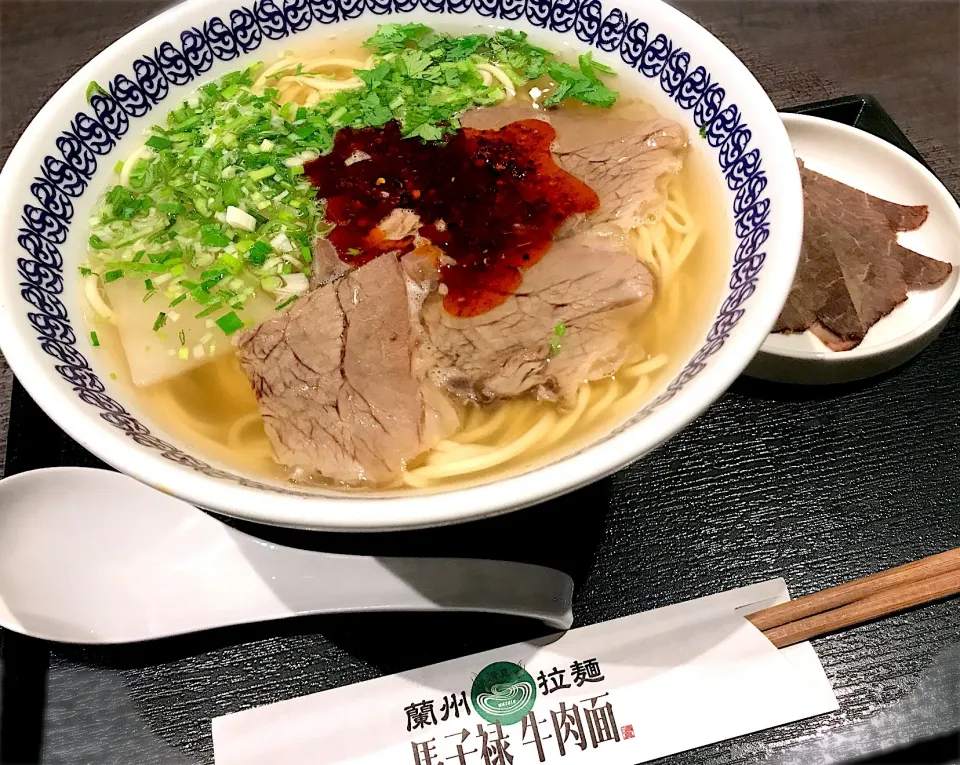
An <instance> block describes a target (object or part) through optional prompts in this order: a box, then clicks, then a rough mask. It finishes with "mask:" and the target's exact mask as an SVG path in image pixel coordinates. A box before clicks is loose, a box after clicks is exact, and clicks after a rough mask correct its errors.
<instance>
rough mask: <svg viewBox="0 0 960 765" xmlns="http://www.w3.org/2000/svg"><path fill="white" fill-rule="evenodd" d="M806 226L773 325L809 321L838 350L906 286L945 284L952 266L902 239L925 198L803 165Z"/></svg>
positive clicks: (793, 327)
mask: <svg viewBox="0 0 960 765" xmlns="http://www.w3.org/2000/svg"><path fill="white" fill-rule="evenodd" d="M799 164H800V176H801V179H802V181H803V201H804V231H803V245H802V249H801V252H800V261H799V264H798V266H797V274H796V276H795V278H794V283H793V287H792V289H791V291H790V295H789V297H788V298H787V302H786V304H785V305H784V308H783V311H782V312H781V314H780V317H779V319H778V320H777V323H776V325H775V326H774V329H773V331H774V332H803V331H804V330H807V329H809V330H810V331H812V332H813V333H814V334H815V335H816V336H817V337H818V338H819V339H820V340H821V341H823V343H824V344H825V345H826V346H827V347H828V348H830V349H831V350H834V351H843V350H849V349H851V348H855V347H856V346H857V345H859V344H860V343H861V342H862V341H863V338H864V336H865V335H866V333H867V331H868V330H869V329H870V327H872V326H873V325H874V324H875V323H876V322H877V321H879V320H880V319H882V318H883V317H884V316H886V315H887V314H889V313H890V312H891V311H892V310H893V309H894V308H896V307H897V306H898V305H900V304H901V303H903V302H904V301H905V300H906V299H907V291H908V290H910V289H920V288H923V287H932V286H935V285H938V284H941V283H942V282H943V281H944V280H945V279H946V278H947V277H948V276H949V275H950V272H951V270H952V266H951V265H950V264H949V263H945V262H942V261H939V260H934V259H933V258H928V257H925V256H923V255H920V254H918V253H916V252H913V251H912V250H908V249H906V248H905V247H902V246H900V245H899V244H898V243H897V238H896V234H897V232H898V231H912V230H914V229H916V228H919V227H920V226H921V225H922V224H923V222H924V221H925V220H926V218H927V208H926V206H905V205H898V204H895V203H893V202H888V201H886V200H883V199H878V198H877V197H874V196H871V195H869V194H866V193H865V192H863V191H860V190H858V189H855V188H852V187H851V186H847V185H845V184H843V183H840V182H839V181H836V180H834V179H832V178H828V177H826V176H824V175H821V174H819V173H816V172H814V171H812V170H810V169H809V168H806V167H804V165H803V162H800V163H799Z"/></svg>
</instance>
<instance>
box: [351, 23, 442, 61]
mask: <svg viewBox="0 0 960 765" xmlns="http://www.w3.org/2000/svg"><path fill="white" fill-rule="evenodd" d="M430 31H431V29H430V27H428V26H426V25H425V24H383V25H382V26H381V27H380V28H379V29H377V33H376V34H375V35H374V36H373V37H371V38H370V39H369V40H366V41H364V43H363V45H364V47H365V48H372V49H373V50H375V51H377V52H378V53H380V54H384V53H393V52H395V51H398V50H402V49H403V48H406V47H407V44H408V43H411V42H415V41H416V40H417V39H418V38H420V37H423V36H424V35H426V34H427V33H429V32H430Z"/></svg>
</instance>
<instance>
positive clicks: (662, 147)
mask: <svg viewBox="0 0 960 765" xmlns="http://www.w3.org/2000/svg"><path fill="white" fill-rule="evenodd" d="M619 113H620V114H621V115H622V116H618V117H607V116H605V117H603V118H602V119H597V116H596V114H595V113H594V112H592V111H580V110H577V109H573V108H571V109H559V110H555V111H542V110H540V111H533V110H532V109H530V108H528V107H525V106H513V107H497V108H491V109H477V110H474V111H471V112H468V113H467V114H465V115H464V117H463V119H462V124H463V126H464V127H475V128H480V129H490V128H499V127H502V126H503V125H505V124H509V123H510V122H512V121H514V120H518V119H530V118H531V117H534V118H536V119H541V120H543V121H545V122H549V123H550V124H551V125H552V126H553V128H554V130H556V133H557V139H556V143H555V145H554V147H553V154H554V158H555V160H556V162H557V164H558V165H559V166H560V167H561V168H563V169H564V170H566V171H567V172H568V173H570V174H571V175H572V176H574V177H576V178H579V179H580V180H581V181H583V182H584V183H586V184H587V185H588V186H589V187H590V188H592V189H593V190H594V191H595V192H596V193H597V195H598V196H599V197H600V206H599V208H598V209H597V210H595V211H594V212H592V213H591V214H589V215H587V216H583V215H580V216H575V217H574V218H573V219H571V220H570V221H568V222H567V224H566V225H565V226H564V227H563V229H562V230H561V232H560V236H563V235H564V234H568V233H571V232H575V231H578V230H583V228H584V224H586V226H588V227H593V226H598V225H602V224H606V223H614V224H617V225H618V226H619V227H620V228H622V229H624V230H629V229H631V228H633V227H634V226H637V225H639V224H641V223H643V222H644V221H645V220H646V219H647V218H648V216H650V215H652V214H655V213H656V212H658V211H659V210H660V209H661V208H662V206H663V204H664V202H665V201H666V187H667V183H668V182H669V180H670V178H672V177H673V176H674V175H676V174H677V173H678V172H679V171H680V169H681V168H682V167H683V151H684V149H685V148H686V145H687V134H686V131H685V130H684V128H683V126H682V125H680V124H678V123H676V122H673V121H672V120H669V119H665V118H663V117H660V116H659V115H657V113H656V112H655V111H654V110H653V109H651V108H650V107H649V106H646V105H642V104H636V105H632V106H629V107H623V108H622V109H620V111H619Z"/></svg>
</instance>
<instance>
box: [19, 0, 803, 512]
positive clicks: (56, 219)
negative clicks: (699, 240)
mask: <svg viewBox="0 0 960 765" xmlns="http://www.w3.org/2000/svg"><path fill="white" fill-rule="evenodd" d="M617 4H618V5H619V7H616V5H617ZM383 14H390V15H389V16H384V15H383ZM414 20H415V21H422V22H425V23H427V24H430V25H432V26H434V27H435V28H437V29H441V30H449V31H463V30H464V29H465V28H468V27H470V26H474V25H478V24H480V25H485V26H487V27H500V28H503V27H512V28H515V29H522V30H526V31H528V32H529V33H530V34H531V36H532V37H534V39H535V40H543V41H544V42H546V43H548V44H550V45H552V46H555V47H557V48H558V49H559V48H562V47H568V48H574V49H580V50H585V49H591V48H592V49H594V52H595V54H596V55H597V56H598V58H599V59H600V60H601V61H604V62H606V63H609V64H611V65H613V66H615V67H616V69H617V70H618V73H619V75H620V77H621V78H633V79H634V80H636V81H638V82H639V83H640V86H641V88H642V90H643V92H644V93H645V95H646V96H647V98H648V99H649V100H651V101H652V102H653V103H654V105H656V106H657V107H658V108H660V109H661V110H663V111H664V112H666V113H667V114H669V115H670V116H672V117H674V118H675V119H678V120H680V121H681V122H682V123H683V124H684V125H685V126H686V127H687V129H688V130H689V133H690V136H691V140H693V141H699V140H700V139H699V138H698V134H699V133H701V130H702V131H703V133H702V135H703V137H704V140H703V141H702V142H701V149H700V150H701V151H703V152H705V154H706V155H707V157H708V161H709V165H710V170H711V172H712V174H713V175H714V176H715V177H716V183H717V188H718V189H720V190H721V195H722V199H721V200H720V202H721V204H722V206H723V210H724V213H725V216H726V218H727V226H728V229H729V232H730V233H729V246H728V247H727V248H726V251H725V252H722V253H718V257H723V258H726V260H727V266H726V285H727V286H725V287H724V289H723V290H722V294H721V295H720V296H719V298H718V300H717V303H716V305H715V310H714V312H713V314H712V315H713V317H714V318H713V320H712V322H710V326H708V327H705V328H704V332H703V335H702V341H701V343H700V344H699V347H698V348H697V350H696V351H695V352H694V353H692V354H690V357H689V358H688V359H687V360H686V363H685V364H684V366H683V368H682V370H681V371H680V372H679V373H678V374H677V375H676V377H675V378H674V379H673V380H672V381H670V382H669V383H668V384H666V385H665V386H663V388H662V390H660V391H659V392H658V395H656V396H655V397H654V398H653V400H652V401H650V402H649V403H648V404H647V405H646V406H644V408H643V409H642V410H641V411H639V412H637V413H636V414H635V415H634V416H633V417H632V418H631V419H630V420H629V421H628V422H626V423H624V424H623V425H621V426H619V427H617V428H616V429H615V430H614V431H613V432H612V433H609V434H607V435H606V436H604V437H602V438H600V439H597V440H596V441H595V442H594V443H592V444H590V445H589V446H587V447H586V448H582V449H581V450H580V451H578V452H577V453H575V454H569V455H566V456H564V457H563V458H562V459H559V460H557V461H555V462H553V463H552V464H548V465H546V466H543V467H540V468H538V469H535V470H532V471H530V472H527V473H525V474H522V475H518V476H516V477H512V478H508V479H503V480H498V481H493V482H491V483H487V484H485V485H480V486H474V487H470V488H464V489H458V490H450V491H442V492H438V493H432V494H424V495H418V494H416V493H411V494H405V495H393V496H390V497H370V496H358V495H346V494H334V493H327V494H317V493H308V492H304V491H299V490H297V489H296V488H294V487H290V486H282V485H271V484H268V483H265V482H262V481H260V480H256V479H254V478H253V477H249V476H247V477H245V476H240V475H237V474H235V473H234V472H232V471H231V470H230V469H228V468H227V467H225V466H222V465H217V464H213V463H211V462H210V461H209V460H208V458H207V457H206V456H205V455H204V454H198V453H191V452H190V450H189V449H188V448H186V447H185V446H184V445H183V444H178V442H177V441H176V440H175V439H173V438H172V437H171V436H170V435H168V434H167V433H165V432H164V430H163V425H162V423H158V422H154V421H152V420H151V419H150V418H149V417H148V416H147V415H146V413H144V412H143V411H142V410H141V408H140V406H139V405H138V403H137V401H136V399H135V397H134V396H132V395H131V394H130V392H129V391H127V390H125V389H124V388H123V387H122V386H120V385H118V384H117V383H114V382H112V381H111V380H110V379H109V377H108V375H107V374H106V373H107V372H108V370H106V369H105V368H103V367H105V366H106V365H105V364H104V365H102V364H101V363H100V362H99V360H98V357H97V355H96V354H94V353H91V351H92V348H91V347H90V341H89V339H88V333H87V332H86V330H85V328H84V326H83V321H82V318H81V313H80V290H79V286H78V283H77V282H78V272H77V266H78V265H79V264H80V263H81V262H82V260H83V258H84V244H85V240H86V237H87V232H86V221H87V219H88V217H89V213H90V211H91V210H92V209H93V206H94V203H95V197H96V196H97V195H98V194H99V193H101V192H102V190H103V189H104V188H105V186H106V184H107V183H108V175H109V173H110V170H111V168H112V167H113V165H114V164H115V163H116V161H117V159H118V158H119V157H122V156H126V154H127V153H129V151H130V150H131V149H132V148H133V147H134V146H135V145H136V144H137V141H138V140H139V136H141V135H142V133H143V130H144V129H145V128H146V127H148V126H149V125H150V124H152V123H153V122H157V121H159V120H160V119H161V118H162V116H163V115H165V114H166V112H167V111H169V110H170V109H171V108H173V107H174V106H175V104H176V103H178V102H179V101H180V100H182V99H183V98H185V97H186V96H187V95H188V94H189V93H190V92H191V91H192V90H194V89H195V88H196V87H197V86H198V85H200V84H202V83H203V82H206V81H208V80H210V79H213V78H215V77H217V76H219V75H221V74H223V73H224V72H227V71H230V70H232V69H236V68H238V67H239V66H240V63H239V62H241V61H243V60H244V59H249V60H255V59H261V60H272V59H274V58H275V57H276V56H277V55H278V54H279V53H280V52H281V51H282V50H284V49H287V48H296V47H301V46H306V45H308V44H309V43H310V40H311V39H314V40H316V39H318V38H319V37H320V36H327V37H328V36H329V35H330V34H331V32H332V31H335V32H337V33H338V34H339V33H341V32H343V33H344V34H346V32H347V31H349V30H348V29H347V28H348V27H349V28H352V29H356V30H357V32H358V33H362V32H364V31H366V30H372V29H373V28H374V27H375V25H376V24H377V23H383V22H385V21H414ZM51 55H56V51H51ZM92 80H96V81H97V82H99V83H101V84H102V85H104V86H105V87H106V88H107V89H108V90H109V91H110V94H109V95H107V96H100V95H96V96H94V97H93V99H92V102H91V103H90V104H88V103H87V100H86V97H85V94H86V90H87V86H88V84H89V83H90V82H91V81H92ZM801 199H802V197H801V190H800V179H799V173H798V171H797V167H796V164H795V162H794V158H793V151H792V149H791V147H790V143H789V140H788V138H787V134H786V131H785V130H784V128H783V125H782V124H781V122H780V119H779V117H778V115H777V112H776V110H775V109H774V107H773V105H772V104H771V103H770V101H769V99H768V98H767V96H766V94H765V93H764V92H763V90H762V89H761V87H760V85H759V84H758V83H757V81H756V80H755V79H754V78H753V77H752V76H751V75H750V73H749V72H748V71H747V70H746V68H744V66H743V65H742V64H741V63H740V62H739V61H738V60H737V59H736V58H735V57H734V56H733V54H732V53H730V51H728V50H727V49H726V48H725V47H724V46H723V45H722V44H721V43H720V42H718V41H717V40H716V39H715V38H714V37H713V36H711V35H710V34H709V33H708V32H706V31H705V30H704V29H703V28H701V27H700V26H698V25H697V24H696V23H694V22H693V21H691V20H690V19H688V18H687V17H686V16H684V15H682V14H681V13H679V12H678V11H676V10H675V9H673V8H671V7H670V6H668V5H666V4H663V3H661V2H658V1H654V0H603V2H601V0H581V1H580V2H578V1H577V0H553V2H551V0H421V3H420V4H418V2H417V0H259V1H258V2H251V3H249V4H246V5H242V4H241V0H191V1H190V2H186V3H184V4H182V5H179V6H176V7H174V8H172V9H170V10H169V11H167V12H165V13H163V14H162V15H160V16H158V17H156V18H155V19H153V20H151V21H149V22H147V23H146V24H144V25H142V26H141V27H139V28H138V29H136V30H134V31H133V32H131V33H130V34H128V35H127V36H126V37H124V38H123V39H121V40H119V41H118V42H117V43H115V44H114V45H112V46H110V47H109V48H108V49H107V50H105V51H104V52H103V53H101V54H100V55H99V56H97V57H96V58H95V59H94V60H93V61H91V62H90V63H89V64H88V65H87V66H85V67H84V68H83V69H81V70H80V72H78V73H77V75H76V76H74V77H73V78H72V79H71V80H70V81H69V82H68V83H67V84H66V85H64V86H63V88H61V89H60V91H59V92H58V93H57V94H56V95H55V96H54V97H53V98H52V99H50V102H49V103H48V104H47V105H46V106H45V107H44V108H43V109H42V110H41V112H40V114H39V115H38V116H37V118H36V119H35V120H34V121H33V123H32V124H31V125H30V127H29V128H28V129H27V131H26V133H24V135H23V137H22V138H21V139H20V142H19V143H18V144H17V146H16V148H15V149H14V151H13V153H12V154H11V155H10V158H9V160H8V161H7V164H6V167H5V168H4V170H3V174H2V176H0V241H2V245H3V252H5V253H7V255H6V257H5V258H4V259H3V261H2V263H0V347H2V350H3V353H4V355H5V356H6V358H7V360H8V361H9V363H10V365H11V366H12V367H13V370H14V372H15V373H16V375H17V377H18V378H19V379H20V381H21V382H22V383H23V385H24V386H25V387H26V388H27V390H28V391H29V392H30V394H31V395H32V396H33V398H34V399H35V400H36V401H37V402H38V403H39V404H40V406H41V407H43V409H44V411H46V412H47V414H49V415H50V417H52V418H53V419H54V420H55V421H56V422H57V424H58V425H60V426H61V427H62V428H63V429H64V430H65V431H66V432H67V433H68V434H70V435H71V436H72V437H73V438H74V439H76V440H77V441H79V442H80V443H81V444H83V446H85V447H86V448H87V449H89V450H90V451H91V452H93V453H94V454H96V455H97V456H99V457H100V458H101V459H103V460H105V461H106V462H108V463H110V464H111V465H113V466H114V467H116V468H118V469H119V470H122V471H124V472H126V473H128V474H130V475H132V476H134V477H136V478H139V479H140V480H142V481H145V482H147V483H149V484H151V485H154V486H156V487H158V488H162V489H164V490H166V491H169V492H171V493H174V494H176V495H178V496H180V497H183V498H184V499H187V500H189V501H191V502H193V503H195V504H197V505H200V506H202V507H206V508H209V509H213V510H217V511H220V512H223V513H226V514H228V515H233V516H237V517H243V518H248V519H252V520H257V521H262V522H266V523H274V524H282V525H288V526H296V527H304V528H318V529H340V530H362V529H368V530H377V529H397V528H404V527H415V526H427V525H434V524H443V523H452V522H457V521H464V520H467V519H472V518H479V517H483V516H489V515H494V514H497V513H502V512H506V511H509V510H513V509H517V508H520V507H524V506H527V505H531V504H533V503H536V502H539V501H541V500H544V499H547V498H549V497H553V496H556V495H559V494H562V493H564V492H567V491H570V490H572V489H574V488H577V487H579V486H582V485H584V484H586V483H589V482H590V481H593V480H596V479H598V478H600V477H602V476H604V475H607V474H609V473H611V472H613V471H614V470H617V469H618V468H620V467H623V466H624V465H626V464H628V463H630V462H632V461H633V460H635V459H637V458H638V457H641V456H642V455H644V454H646V453H647V452H649V451H651V450H652V449H654V448H655V447H656V446H658V445H659V444H661V443H662V442H663V441H665V440H666V439H667V438H669V437H670V436H672V435H673V434H675V433H676V432H677V431H678V430H680V429H681V428H682V427H683V426H685V425H686V424H688V423H689V422H690V421H692V420H693V419H694V418H695V417H696V416H697V415H699V414H700V413H701V412H702V411H703V410H704V409H705V408H706V407H707V406H709V405H710V404H711V403H712V402H713V401H714V400H715V399H716V398H717V397H718V396H720V394H721V393H722V392H723V391H724V390H725V389H726V387H727V386H728V385H729V384H730V383H731V382H732V381H733V379H734V378H735V377H736V376H737V375H738V374H740V372H741V370H743V368H744V367H745V366H746V365H747V363H748V362H749V361H750V359H751V358H752V357H753V355H754V353H755V352H756V350H757V348H758V347H759V346H760V343H761V342H762V341H763V339H764V338H765V337H766V334H767V332H768V330H769V329H770V327H771V326H772V325H773V322H774V320H775V319H776V317H777V315H778V314H779V311H780V308H781V306H782V304H783V302H784V300H785V298H786V295H787V292H788V290H789V287H790V283H791V280H792V278H793V273H794V269H795V266H796V262H797V258H798V253H799V249H800V238H801V229H802V209H801V206H802V201H801Z"/></svg>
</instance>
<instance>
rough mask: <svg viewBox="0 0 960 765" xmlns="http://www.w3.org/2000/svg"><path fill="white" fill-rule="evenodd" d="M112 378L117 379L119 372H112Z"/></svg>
mask: <svg viewBox="0 0 960 765" xmlns="http://www.w3.org/2000/svg"><path fill="white" fill-rule="evenodd" d="M110 379H111V380H116V379H117V373H116V372H111V373H110Z"/></svg>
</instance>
